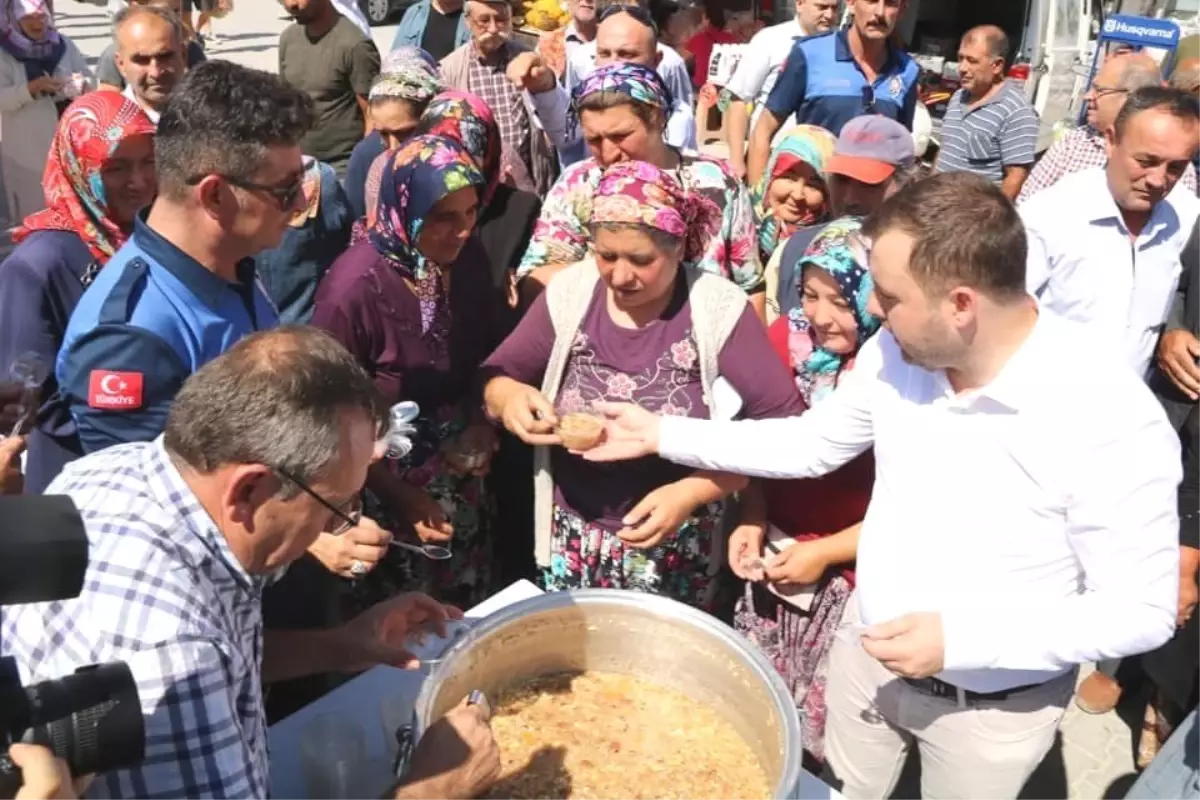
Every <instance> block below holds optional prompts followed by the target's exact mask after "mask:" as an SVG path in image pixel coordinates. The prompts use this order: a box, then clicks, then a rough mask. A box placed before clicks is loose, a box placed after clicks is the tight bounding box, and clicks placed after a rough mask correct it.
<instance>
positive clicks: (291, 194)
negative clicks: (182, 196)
mask: <svg viewBox="0 0 1200 800" xmlns="http://www.w3.org/2000/svg"><path fill="white" fill-rule="evenodd" d="M216 175H217V177H218V178H220V179H221V180H223V181H225V182H226V183H228V184H229V185H230V186H236V187H237V188H239V189H245V190H246V191H248V192H263V193H264V194H267V195H270V196H271V199H272V200H274V201H275V203H276V205H278V206H279V210H280V211H290V210H291V209H293V208H294V207H295V206H296V200H298V199H299V197H300V194H301V193H302V192H303V191H304V178H303V176H301V177H297V178H293V179H292V180H291V181H289V182H288V183H286V184H284V185H283V186H267V185H266V184H262V183H255V182H254V181H247V180H243V179H241V178H235V177H233V176H232V175H222V174H220V173H216ZM207 177H208V175H194V176H192V177H190V178H188V179H187V181H186V183H187V185H188V186H195V185H196V184H198V183H199V182H200V181H202V180H204V179H205V178H207Z"/></svg>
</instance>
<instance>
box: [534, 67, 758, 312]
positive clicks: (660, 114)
mask: <svg viewBox="0 0 1200 800" xmlns="http://www.w3.org/2000/svg"><path fill="white" fill-rule="evenodd" d="M671 107H672V106H671V95H670V92H669V91H668V90H667V87H666V85H665V84H664V83H663V80H662V78H661V77H659V75H658V73H657V72H655V71H654V70H653V69H649V68H648V67H644V66H641V65H640V64H625V63H620V64H610V65H608V66H605V67H601V68H599V69H596V70H595V71H593V72H592V73H591V74H590V75H588V77H586V78H585V79H583V81H581V82H580V83H579V84H578V85H576V87H575V89H574V90H573V92H572V97H571V109H572V116H573V118H576V119H578V122H579V125H580V127H581V128H582V129H583V138H584V140H585V141H586V142H587V144H588V148H589V149H590V151H591V157H590V158H585V159H583V160H582V161H577V162H575V163H574V164H571V165H570V166H569V167H567V168H566V169H564V170H563V173H562V175H560V176H559V178H558V181H557V182H556V183H555V184H554V186H553V188H551V190H550V192H549V194H547V195H546V199H545V201H544V202H543V204H542V214H541V217H540V218H539V219H538V223H537V227H536V228H535V229H534V232H533V240H532V241H531V242H530V243H529V247H528V249H527V250H526V251H525V257H524V258H523V259H522V260H521V266H520V268H519V269H518V275H519V276H520V277H521V278H522V279H523V283H524V284H525V285H526V286H527V287H528V289H527V292H528V294H529V295H533V294H535V293H536V292H537V291H540V290H541V287H543V286H545V285H546V284H547V282H548V281H549V280H550V278H551V277H552V276H553V275H554V273H556V272H557V271H558V270H560V269H562V268H563V267H564V266H566V265H569V264H573V263H575V262H577V261H580V260H582V259H583V258H585V257H586V256H587V254H588V249H589V247H590V246H591V244H592V241H591V237H590V235H589V228H588V224H587V215H586V211H587V209H588V208H589V206H590V205H591V201H592V197H593V194H594V192H595V187H596V184H597V181H598V180H599V177H600V173H601V172H602V171H603V170H604V169H605V168H606V167H609V166H611V165H613V164H615V163H617V162H619V161H645V162H648V163H650V164H653V165H654V166H656V167H658V168H659V169H661V170H663V171H665V172H667V173H669V174H671V175H673V176H674V177H675V179H676V180H677V181H678V183H679V184H680V186H681V187H682V189H683V192H684V194H685V195H687V196H688V197H689V198H693V197H699V198H704V200H705V201H706V202H707V203H709V204H711V205H713V206H714V207H715V208H716V209H717V210H718V212H719V214H718V215H717V216H716V217H715V218H712V219H711V221H710V223H709V227H708V228H706V229H704V230H696V231H693V232H691V234H692V236H691V238H692V240H693V243H694V245H695V246H692V247H689V248H688V249H687V252H685V253H684V254H683V263H684V265H685V266H689V267H697V268H699V269H701V270H703V271H704V272H710V273H712V274H714V275H720V276H721V277H723V278H727V279H729V280H731V281H733V282H734V283H736V284H737V285H738V286H740V287H741V288H742V289H743V290H745V291H746V292H747V293H748V294H750V295H751V302H752V303H753V305H754V308H755V309H756V310H757V311H758V312H759V314H760V315H761V314H762V309H763V307H764V302H765V297H764V295H763V290H764V286H763V281H762V264H761V262H760V261H759V258H758V248H757V246H756V231H755V227H754V214H753V210H752V208H751V205H750V198H749V195H748V194H747V193H746V187H745V186H743V185H742V183H741V182H740V181H738V180H737V179H736V178H734V177H733V174H732V173H731V172H730V171H729V166H728V164H727V163H726V162H725V161H723V160H720V159H715V158H710V157H708V156H704V155H701V154H700V153H697V152H695V151H692V150H679V149H676V148H674V147H671V146H670V145H668V144H667V143H666V142H664V141H663V131H664V129H665V126H666V120H667V115H668V114H669V113H670V109H671Z"/></svg>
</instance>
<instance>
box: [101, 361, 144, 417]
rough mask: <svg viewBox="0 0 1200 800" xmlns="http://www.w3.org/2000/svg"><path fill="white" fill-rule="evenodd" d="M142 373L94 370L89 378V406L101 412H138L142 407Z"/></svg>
mask: <svg viewBox="0 0 1200 800" xmlns="http://www.w3.org/2000/svg"><path fill="white" fill-rule="evenodd" d="M142 377H143V375H142V373H140V372H113V371H111V370H107V369H94V370H92V373H91V376H90V377H89V378H88V406H90V407H91V408H98V409H100V410H101V411H136V410H137V409H139V408H141V407H142Z"/></svg>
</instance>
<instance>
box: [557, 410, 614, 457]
mask: <svg viewBox="0 0 1200 800" xmlns="http://www.w3.org/2000/svg"><path fill="white" fill-rule="evenodd" d="M555 432H556V433H558V438H559V439H561V440H562V444H563V447H565V448H567V449H568V450H573V451H575V452H577V453H582V452H583V451H585V450H591V449H592V448H593V447H595V446H596V445H598V444H600V440H601V439H603V438H604V420H603V419H602V418H601V417H599V416H597V415H596V414H591V413H588V412H586V411H574V412H571V413H569V414H563V415H562V416H561V417H559V419H558V428H557V429H556V431H555Z"/></svg>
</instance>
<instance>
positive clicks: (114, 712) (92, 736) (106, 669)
mask: <svg viewBox="0 0 1200 800" xmlns="http://www.w3.org/2000/svg"><path fill="white" fill-rule="evenodd" d="M87 560H88V543H87V533H86V531H85V530H84V526H83V520H82V518H81V517H80V516H79V511H78V510H77V509H76V508H75V504H74V503H73V502H72V501H71V499H70V498H69V497H63V496H43V497H0V606H11V605H17V604H20V603H39V602H51V601H54V600H67V599H70V598H73V597H77V596H79V593H80V591H81V590H82V589H83V578H84V573H85V572H86V571H87ZM13 742H30V743H32V744H40V745H43V746H45V747H47V748H49V749H50V750H52V751H54V755H55V756H57V757H58V758H61V759H63V760H64V761H65V762H66V763H67V765H68V767H70V770H71V774H72V775H87V774H90V773H96V772H107V771H110V770H114V769H119V768H122V767H131V766H134V765H136V764H138V763H139V762H140V761H141V760H142V758H143V757H144V755H145V748H146V730H145V722H144V721H143V719H142V707H141V702H140V700H139V699H138V692H137V684H136V683H135V681H134V679H133V674H132V673H131V672H130V671H129V667H128V665H126V664H125V663H124V662H121V661H114V662H111V663H108V664H92V665H90V666H86V667H81V668H80V669H78V670H76V671H75V673H74V674H72V675H67V676H65V677H62V678H58V679H56V680H49V681H42V682H41V683H36V684H33V685H30V686H22V685H21V678H20V675H19V673H18V671H17V664H16V661H15V660H14V659H13V658H11V657H8V658H3V659H0V798H9V797H12V796H13V795H15V794H16V792H17V790H18V789H20V788H21V783H22V780H21V770H20V769H19V768H17V766H16V765H15V764H13V763H12V761H11V760H9V758H8V747H9V745H11V744H12V743H13Z"/></svg>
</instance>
